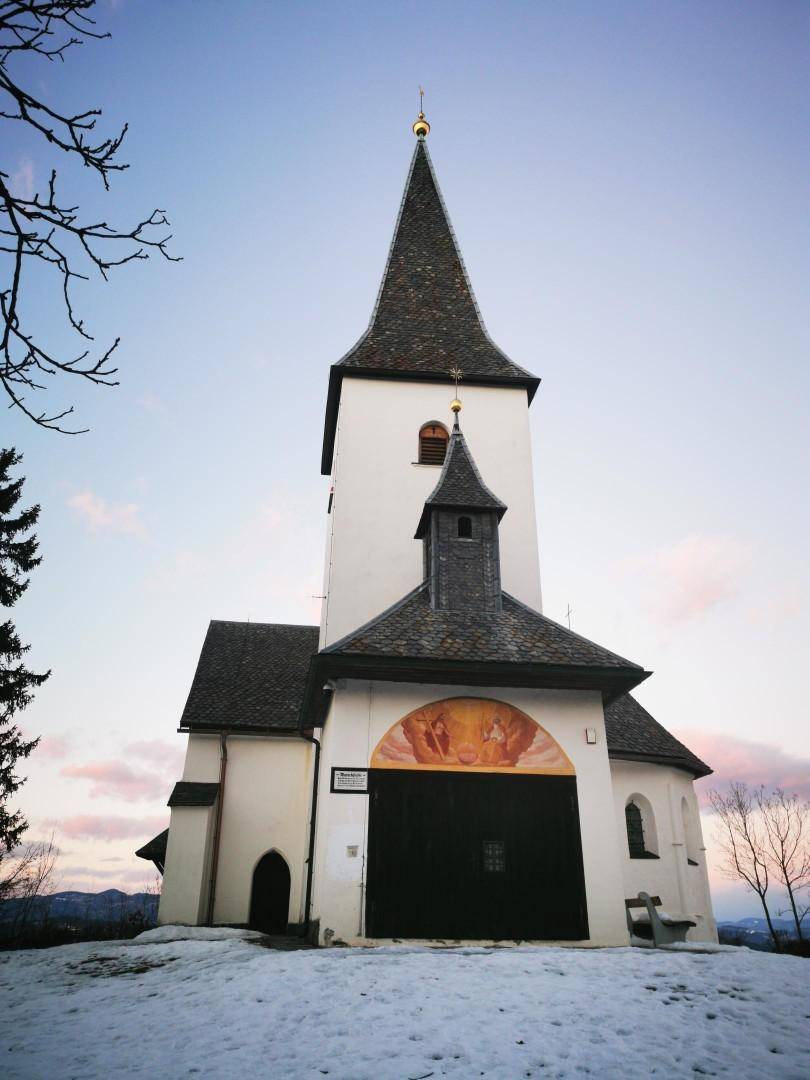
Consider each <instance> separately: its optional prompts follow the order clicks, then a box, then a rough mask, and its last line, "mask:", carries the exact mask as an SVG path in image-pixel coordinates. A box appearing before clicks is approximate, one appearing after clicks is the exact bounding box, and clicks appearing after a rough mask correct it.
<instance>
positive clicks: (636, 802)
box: [624, 793, 658, 859]
mask: <svg viewBox="0 0 810 1080" xmlns="http://www.w3.org/2000/svg"><path fill="white" fill-rule="evenodd" d="M624 823H625V827H626V829H627V849H628V851H629V853H630V858H631V859H657V858H658V833H657V830H656V827H655V817H654V815H653V809H652V806H651V804H650V800H649V799H645V797H644V796H643V795H639V794H638V793H636V794H634V795H631V796H630V798H629V799H628V800H627V802H626V803H625V807H624Z"/></svg>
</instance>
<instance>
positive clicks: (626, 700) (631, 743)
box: [605, 694, 712, 777]
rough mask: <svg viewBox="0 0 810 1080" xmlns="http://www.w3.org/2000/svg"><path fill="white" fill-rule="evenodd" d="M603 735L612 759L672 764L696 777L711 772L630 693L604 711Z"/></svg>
mask: <svg viewBox="0 0 810 1080" xmlns="http://www.w3.org/2000/svg"><path fill="white" fill-rule="evenodd" d="M605 732H606V735H607V744H608V753H609V754H610V756H611V757H613V758H622V759H624V760H628V761H650V762H656V763H658V764H671V765H675V766H677V767H678V768H682V769H686V770H687V771H688V772H691V773H693V774H694V775H695V776H696V777H699V776H708V775H709V773H710V772H711V771H712V770H711V769H710V768H709V766H708V765H707V764H706V763H705V761H701V760H700V758H699V757H697V756H696V755H695V754H693V753H692V751H691V750H690V749H689V748H688V747H686V746H684V745H683V743H682V742H679V741H678V740H677V739H676V738H675V736H674V735H670V733H669V732H668V731H667V729H666V728H664V727H662V726H661V725H660V724H659V723H658V721H657V720H655V719H653V717H652V716H650V714H649V713H648V712H647V710H646V709H645V708H644V706H643V705H640V704H639V703H638V702H637V701H636V699H635V698H634V697H633V696H632V695H630V694H622V696H621V697H619V698H616V700H615V701H613V702H611V703H610V704H609V705H608V706H607V707H606V708H605Z"/></svg>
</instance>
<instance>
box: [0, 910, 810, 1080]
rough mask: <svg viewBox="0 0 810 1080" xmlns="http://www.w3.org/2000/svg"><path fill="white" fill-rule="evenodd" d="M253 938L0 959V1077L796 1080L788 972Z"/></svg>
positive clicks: (686, 960)
mask: <svg viewBox="0 0 810 1080" xmlns="http://www.w3.org/2000/svg"><path fill="white" fill-rule="evenodd" d="M263 940H264V939H262V938H261V935H251V934H248V933H245V932H242V931H224V932H223V931H219V930H213V931H211V930H208V931H206V930H195V931H191V932H188V931H183V930H181V931H180V933H179V934H178V931H177V929H175V928H171V927H170V928H162V929H159V930H156V931H150V932H149V933H147V934H144V935H141V937H140V938H136V939H135V940H134V941H132V942H96V943H90V944H81V945H67V946H63V947H61V948H55V949H45V950H41V951H33V950H31V951H27V952H15V953H0V1002H2V1004H0V1017H2V1024H1V1025H0V1075H2V1076H4V1077H6V1078H7V1080H13V1078H17V1077H36V1078H37V1080H40V1078H45V1077H47V1078H51V1077H59V1078H69V1077H75V1078H90V1077H104V1078H108V1077H141V1076H143V1077H147V1076H148V1077H150V1078H155V1077H160V1078H174V1077H188V1076H194V1075H195V1074H201V1075H202V1076H205V1077H215V1078H219V1077H224V1078H230V1077H237V1078H239V1080H247V1078H248V1077H270V1078H276V1077H278V1078H288V1077H291V1078H297V1077H307V1078H309V1077H311V1078H313V1080H320V1078H321V1077H324V1076H326V1077H329V1078H330V1080H347V1078H348V1080H366V1078H368V1080H387V1078H392V1080H408V1078H410V1080H415V1078H417V1077H419V1078H428V1077H435V1078H437V1080H438V1078H439V1077H444V1076H449V1077H465V1078H466V1077H471V1078H474V1077H481V1076H485V1077H503V1078H512V1077H516V1078H517V1077H578V1076H581V1075H592V1076H598V1077H600V1078H611V1077H616V1078H621V1080H633V1078H635V1077H649V1076H653V1075H654V1076H656V1077H662V1078H669V1077H692V1078H694V1076H695V1075H696V1074H698V1075H705V1076H733V1077H735V1080H742V1078H746V1077H757V1078H765V1077H779V1078H782V1077H785V1078H795V1080H800V1078H801V1080H806V1078H807V1077H808V1076H810V962H809V961H807V960H800V959H798V958H794V957H780V956H774V955H771V954H769V953H757V952H750V951H748V950H747V949H730V950H725V951H720V952H710V953H701V954H698V953H692V952H686V951H683V950H673V951H666V952H664V951H657V950H646V949H603V950H579V949H558V948H511V949H484V948H481V949H471V948H459V949H446V950H428V949H418V948H405V947H399V948H388V949H374V950H360V949H331V950H321V951H319V950H311V951H310V950H304V951H297V952H278V951H273V950H270V949H267V948H264V947H262V944H261V942H262V941H263Z"/></svg>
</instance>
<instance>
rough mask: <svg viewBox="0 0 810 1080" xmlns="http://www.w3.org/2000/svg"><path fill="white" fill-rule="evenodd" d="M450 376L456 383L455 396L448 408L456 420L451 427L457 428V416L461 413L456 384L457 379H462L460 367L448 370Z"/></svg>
mask: <svg viewBox="0 0 810 1080" xmlns="http://www.w3.org/2000/svg"><path fill="white" fill-rule="evenodd" d="M450 374H451V375H452V377H453V378H454V379H455V382H456V396H455V397H454V398H453V400H452V401H451V402H450V408H451V409H452V410H453V412H454V413H455V414H456V418H455V421H454V423H453V427H458V414H459V413H460V412H461V401H460V400H459V396H458V382H459V379H462V378H463V377H464V376H463V374H462V371H461V368H460V367H452V368H450Z"/></svg>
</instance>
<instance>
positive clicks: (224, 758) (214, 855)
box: [205, 731, 228, 926]
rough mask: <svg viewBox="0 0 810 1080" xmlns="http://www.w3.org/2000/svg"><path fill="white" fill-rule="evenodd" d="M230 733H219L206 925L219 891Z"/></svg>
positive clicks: (208, 922) (212, 917) (212, 920)
mask: <svg viewBox="0 0 810 1080" xmlns="http://www.w3.org/2000/svg"><path fill="white" fill-rule="evenodd" d="M227 740H228V735H227V733H226V732H224V731H222V732H220V735H219V792H218V793H217V812H216V815H215V817H214V846H213V851H212V852H211V881H210V883H209V886H208V918H207V919H206V920H205V925H206V926H213V925H214V897H215V896H216V891H217V868H218V866H219V838H220V835H221V833H222V807H223V805H224V803H225V773H226V772H227V771H228V741H227Z"/></svg>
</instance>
